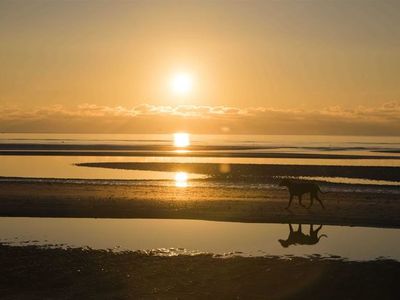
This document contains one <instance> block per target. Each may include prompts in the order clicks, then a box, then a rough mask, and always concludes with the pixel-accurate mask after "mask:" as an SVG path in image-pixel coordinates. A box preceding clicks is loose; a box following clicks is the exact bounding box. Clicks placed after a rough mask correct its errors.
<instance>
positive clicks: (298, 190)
mask: <svg viewBox="0 0 400 300" xmlns="http://www.w3.org/2000/svg"><path fill="white" fill-rule="evenodd" d="M279 186H286V187H287V188H288V190H289V204H288V206H287V207H286V209H288V208H289V207H290V205H291V204H292V200H293V197H294V196H297V197H298V198H299V204H300V205H301V206H303V207H306V206H304V205H303V203H301V201H302V196H303V195H304V194H307V193H310V205H309V206H308V207H307V208H310V207H311V206H312V205H313V204H314V199H317V201H318V202H319V203H320V204H321V206H322V208H325V206H324V204H323V203H322V201H321V199H320V198H319V197H318V192H320V193H323V192H322V191H321V189H320V188H319V186H318V184H316V183H313V182H301V181H292V180H290V179H283V180H282V181H281V182H280V183H279Z"/></svg>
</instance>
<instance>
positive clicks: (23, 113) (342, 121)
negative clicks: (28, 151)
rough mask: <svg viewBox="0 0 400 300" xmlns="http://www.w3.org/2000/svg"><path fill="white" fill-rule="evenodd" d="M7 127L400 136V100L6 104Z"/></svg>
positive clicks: (2, 121) (1, 115) (0, 112)
mask: <svg viewBox="0 0 400 300" xmlns="http://www.w3.org/2000/svg"><path fill="white" fill-rule="evenodd" d="M0 128H1V131H2V132H76V133H95V132H96V133H170V132H173V131H177V130H187V131H189V132H193V133H210V134H211V133H226V132H230V133H237V134H243V133H246V134H355V135H359V134H360V135H399V132H400V102H395V101H394V102H388V103H385V104H383V105H381V106H378V107H365V106H359V107H355V108H352V109H349V108H343V107H339V106H334V107H327V108H324V109H321V110H306V109H278V108H272V107H247V108H238V107H231V106H207V105H177V106H162V105H151V104H142V105H138V106H134V107H130V108H129V107H123V106H115V107H110V106H102V105H96V104H82V105H79V106H76V107H66V106H62V105H54V106H47V107H36V108H34V109H30V110H27V109H24V108H22V107H19V106H5V105H3V106H0Z"/></svg>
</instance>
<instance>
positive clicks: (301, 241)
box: [278, 224, 328, 248]
mask: <svg viewBox="0 0 400 300" xmlns="http://www.w3.org/2000/svg"><path fill="white" fill-rule="evenodd" d="M321 229H322V225H319V226H318V227H317V228H316V229H315V230H314V225H311V224H310V231H309V234H304V233H303V231H302V224H299V227H298V228H297V230H296V231H295V230H293V226H292V224H289V236H288V238H287V239H286V240H282V239H280V240H278V241H279V243H280V244H281V245H282V247H284V248H287V247H289V246H290V245H315V244H317V243H318V242H319V240H320V239H321V238H322V237H328V236H327V235H326V234H321V235H318V234H319V231H320V230H321Z"/></svg>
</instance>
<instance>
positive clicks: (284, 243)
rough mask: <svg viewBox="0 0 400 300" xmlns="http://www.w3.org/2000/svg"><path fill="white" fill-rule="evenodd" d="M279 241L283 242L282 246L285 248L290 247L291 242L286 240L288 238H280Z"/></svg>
mask: <svg viewBox="0 0 400 300" xmlns="http://www.w3.org/2000/svg"><path fill="white" fill-rule="evenodd" d="M278 242H279V243H280V244H281V246H282V247H283V248H287V247H289V242H288V241H286V240H278Z"/></svg>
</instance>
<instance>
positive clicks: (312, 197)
mask: <svg viewBox="0 0 400 300" xmlns="http://www.w3.org/2000/svg"><path fill="white" fill-rule="evenodd" d="M313 204H314V194H313V193H310V205H309V206H308V207H307V208H310V207H311V206H313Z"/></svg>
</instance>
